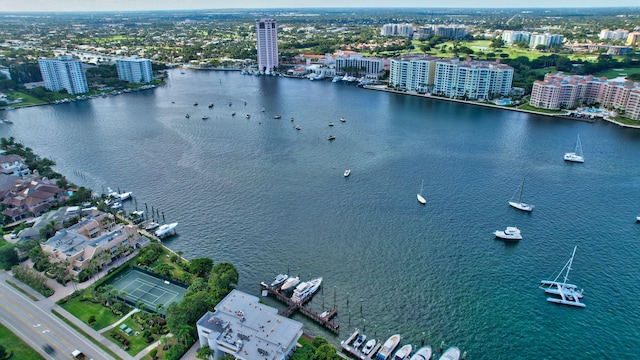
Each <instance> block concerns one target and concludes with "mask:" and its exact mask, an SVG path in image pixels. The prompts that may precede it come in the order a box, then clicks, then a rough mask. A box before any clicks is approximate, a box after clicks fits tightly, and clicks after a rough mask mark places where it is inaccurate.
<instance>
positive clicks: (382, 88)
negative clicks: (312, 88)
mask: <svg viewBox="0 0 640 360" xmlns="http://www.w3.org/2000/svg"><path fill="white" fill-rule="evenodd" d="M363 88H365V89H369V90H376V91H385V92H390V93H394V94H401V95H410V96H417V97H423V98H427V99H433V100H441V101H451V102H457V103H461V104H467V105H474V106H483V107H488V108H494V109H500V110H509V111H516V112H521V113H527V114H533V115H541V116H547V117H552V118H556V119H565V120H574V121H576V120H577V121H585V122H595V120H596V119H603V120H605V121H608V122H610V123H613V124H616V125H618V126H620V127H625V128H631V129H640V125H627V124H623V123H621V122H618V121H616V120H614V119H611V118H609V117H607V116H604V115H603V114H598V113H594V114H593V115H595V117H594V118H593V119H591V118H577V117H573V116H570V114H571V112H570V111H567V112H566V113H563V114H549V113H545V112H541V111H534V110H525V109H519V108H517V107H508V106H503V105H496V104H492V103H484V102H478V101H469V100H460V99H452V98H448V97H441V96H433V95H430V94H420V93H418V92H415V91H403V90H394V89H389V88H388V87H387V86H386V85H365V86H363Z"/></svg>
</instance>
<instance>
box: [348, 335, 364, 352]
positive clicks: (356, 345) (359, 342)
mask: <svg viewBox="0 0 640 360" xmlns="http://www.w3.org/2000/svg"><path fill="white" fill-rule="evenodd" d="M366 340H367V335H365V334H360V335H358V337H357V338H356V341H354V342H353V345H351V347H353V348H354V349H358V348H359V347H360V346H362V344H364V342H365V341H366Z"/></svg>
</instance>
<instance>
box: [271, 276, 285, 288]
mask: <svg viewBox="0 0 640 360" xmlns="http://www.w3.org/2000/svg"><path fill="white" fill-rule="evenodd" d="M288 278H289V275H286V274H280V275H278V276H276V278H275V279H273V282H272V283H271V287H272V288H275V287H278V286H279V285H282V284H283V283H284V282H285V281H287V279H288Z"/></svg>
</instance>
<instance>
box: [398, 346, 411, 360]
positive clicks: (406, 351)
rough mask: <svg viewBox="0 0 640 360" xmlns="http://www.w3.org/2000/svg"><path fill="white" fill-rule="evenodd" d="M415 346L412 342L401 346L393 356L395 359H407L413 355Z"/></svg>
mask: <svg viewBox="0 0 640 360" xmlns="http://www.w3.org/2000/svg"><path fill="white" fill-rule="evenodd" d="M412 349H413V348H412V347H411V345H410V344H407V345H405V346H403V347H401V348H400V350H398V351H396V354H395V355H394V356H393V360H406V359H407V358H408V357H409V355H411V350H412Z"/></svg>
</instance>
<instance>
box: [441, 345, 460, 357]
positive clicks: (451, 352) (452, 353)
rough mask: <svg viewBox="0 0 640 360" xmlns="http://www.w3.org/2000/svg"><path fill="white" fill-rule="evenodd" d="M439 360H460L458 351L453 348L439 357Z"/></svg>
mask: <svg viewBox="0 0 640 360" xmlns="http://www.w3.org/2000/svg"><path fill="white" fill-rule="evenodd" d="M440 360H460V349H458V348H457V347H455V346H453V347H450V348H448V349H447V351H445V352H444V354H442V356H440Z"/></svg>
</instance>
